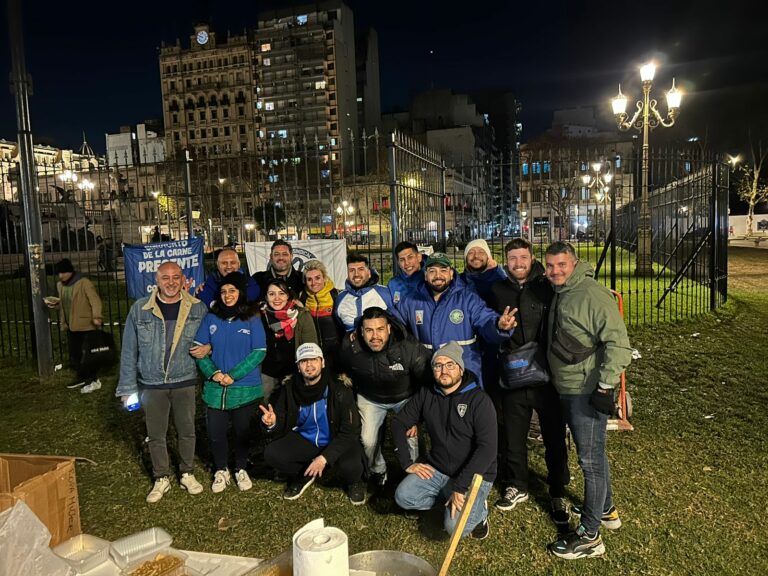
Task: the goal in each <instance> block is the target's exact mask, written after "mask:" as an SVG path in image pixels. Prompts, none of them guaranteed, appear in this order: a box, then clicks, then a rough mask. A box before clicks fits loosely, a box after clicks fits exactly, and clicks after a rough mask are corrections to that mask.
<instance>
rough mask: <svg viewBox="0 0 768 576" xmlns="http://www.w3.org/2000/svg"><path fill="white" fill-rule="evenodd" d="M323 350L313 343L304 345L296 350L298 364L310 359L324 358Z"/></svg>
mask: <svg viewBox="0 0 768 576" xmlns="http://www.w3.org/2000/svg"><path fill="white" fill-rule="evenodd" d="M322 357H323V349H322V348H320V346H318V345H317V344H314V343H313V342H308V343H307V344H302V345H301V346H299V347H298V348H297V350H296V363H297V364H298V363H299V362H301V361H302V360H309V359H310V358H322Z"/></svg>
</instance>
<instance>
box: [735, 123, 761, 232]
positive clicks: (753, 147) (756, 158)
mask: <svg viewBox="0 0 768 576" xmlns="http://www.w3.org/2000/svg"><path fill="white" fill-rule="evenodd" d="M749 155H750V160H751V164H745V165H744V166H741V167H739V169H738V172H739V183H738V189H737V190H738V194H739V198H741V199H742V200H744V201H745V202H746V203H747V205H748V209H747V233H746V235H747V237H749V236H752V235H753V234H754V231H753V229H752V224H753V220H754V216H755V206H756V205H757V204H759V203H760V202H765V201H766V200H768V182H767V181H766V180H768V178H767V177H768V174H764V173H763V170H764V169H766V172H768V165H767V164H766V161H767V160H768V142H766V141H765V140H763V139H759V140H757V141H755V140H753V139H752V136H751V134H750V136H749Z"/></svg>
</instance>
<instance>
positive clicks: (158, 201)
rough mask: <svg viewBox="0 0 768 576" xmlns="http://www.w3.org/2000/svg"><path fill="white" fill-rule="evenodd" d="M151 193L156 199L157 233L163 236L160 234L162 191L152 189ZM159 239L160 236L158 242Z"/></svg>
mask: <svg viewBox="0 0 768 576" xmlns="http://www.w3.org/2000/svg"><path fill="white" fill-rule="evenodd" d="M150 194H152V197H153V198H154V199H155V209H156V210H157V234H158V236H160V237H161V238H162V236H161V235H160V191H159V190H152V191H151V192H150ZM159 241H160V239H159V238H158V242H159Z"/></svg>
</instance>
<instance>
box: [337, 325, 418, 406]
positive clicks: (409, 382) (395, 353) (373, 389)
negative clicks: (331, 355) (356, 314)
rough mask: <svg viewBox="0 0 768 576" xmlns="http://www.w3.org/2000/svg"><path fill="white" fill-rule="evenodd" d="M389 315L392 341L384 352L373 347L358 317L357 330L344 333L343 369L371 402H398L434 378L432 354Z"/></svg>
mask: <svg viewBox="0 0 768 576" xmlns="http://www.w3.org/2000/svg"><path fill="white" fill-rule="evenodd" d="M387 316H388V318H389V325H390V327H391V329H390V335H389V342H387V345H386V346H385V347H384V349H383V350H382V351H381V352H374V351H373V350H371V349H370V348H369V347H368V345H367V344H366V343H365V340H364V339H363V330H362V325H361V323H360V322H359V321H358V326H357V329H356V330H355V332H351V333H350V334H347V335H345V336H344V339H343V341H342V343H341V353H340V354H339V360H338V362H339V364H338V366H339V371H340V372H345V373H346V374H347V376H349V377H350V378H351V379H352V384H353V386H354V388H355V391H356V392H357V393H358V394H362V395H363V396H364V397H365V398H367V399H368V400H370V401H371V402H378V403H381V404H395V403H397V402H400V401H401V400H405V399H406V398H410V397H411V396H413V395H414V394H415V393H416V392H417V391H418V390H419V388H421V387H422V386H423V385H424V383H425V382H426V383H428V384H429V383H430V382H431V381H432V369H431V368H430V360H431V358H432V354H431V353H430V351H429V350H427V349H426V348H425V347H424V346H423V345H422V344H421V343H420V342H419V341H417V340H416V339H415V338H413V336H411V335H410V334H408V333H407V332H406V330H405V328H404V327H403V325H402V324H400V323H399V322H398V321H397V320H395V319H394V318H393V317H392V316H391V315H389V314H387Z"/></svg>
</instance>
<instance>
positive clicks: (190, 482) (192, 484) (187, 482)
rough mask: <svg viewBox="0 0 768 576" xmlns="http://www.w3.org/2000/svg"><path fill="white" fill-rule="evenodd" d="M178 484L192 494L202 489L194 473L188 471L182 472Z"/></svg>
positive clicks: (198, 492)
mask: <svg viewBox="0 0 768 576" xmlns="http://www.w3.org/2000/svg"><path fill="white" fill-rule="evenodd" d="M179 484H180V485H181V487H182V488H184V489H185V490H186V491H187V492H189V493H190V494H192V495H195V494H200V493H201V492H202V491H203V485H202V484H200V482H198V481H197V478H195V475H194V474H191V473H190V472H184V474H182V475H181V480H180V481H179Z"/></svg>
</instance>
